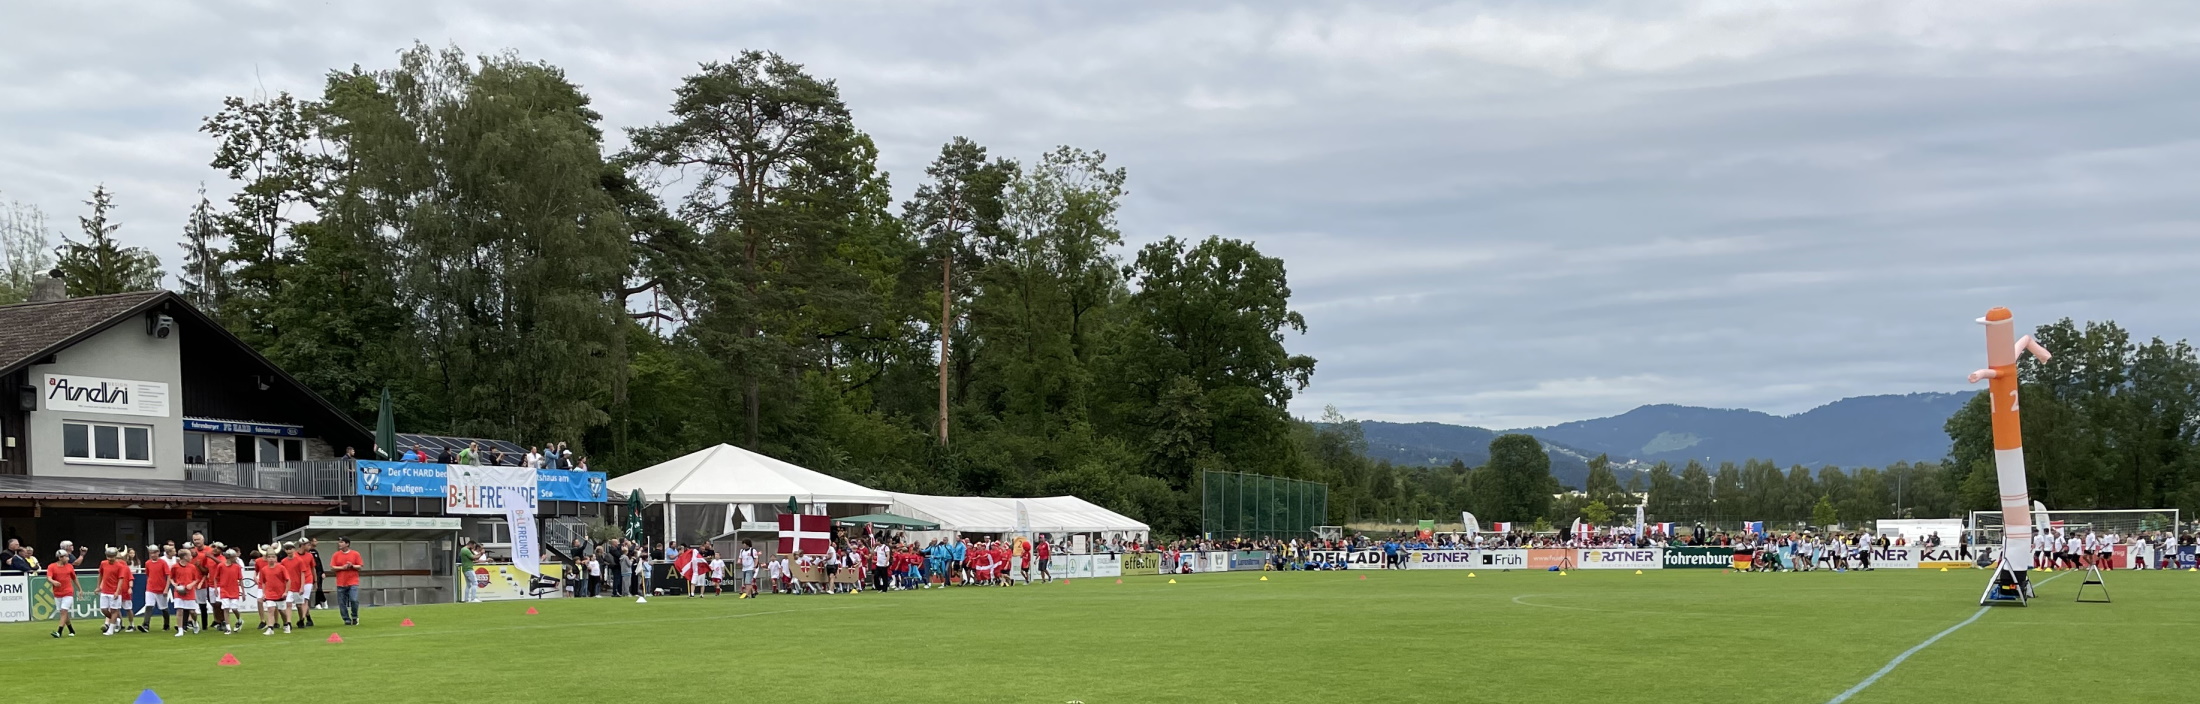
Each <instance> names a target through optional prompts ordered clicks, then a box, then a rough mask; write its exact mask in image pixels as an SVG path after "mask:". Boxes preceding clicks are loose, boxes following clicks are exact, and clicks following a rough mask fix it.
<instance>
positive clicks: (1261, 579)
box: [1260, 574, 1268, 582]
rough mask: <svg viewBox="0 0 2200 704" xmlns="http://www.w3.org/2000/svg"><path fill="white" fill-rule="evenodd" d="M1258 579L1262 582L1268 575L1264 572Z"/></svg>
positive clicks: (1266, 579)
mask: <svg viewBox="0 0 2200 704" xmlns="http://www.w3.org/2000/svg"><path fill="white" fill-rule="evenodd" d="M1260 581H1263V582H1266V581H1268V575H1265V574H1264V575H1261V576H1260Z"/></svg>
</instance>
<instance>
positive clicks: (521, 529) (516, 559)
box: [504, 499, 579, 575]
mask: <svg viewBox="0 0 2200 704" xmlns="http://www.w3.org/2000/svg"><path fill="white" fill-rule="evenodd" d="M507 505H508V506H509V508H507V509H506V511H505V514H504V520H505V522H506V523H508V524H510V525H511V527H512V568H513V569H517V570H519V571H521V572H525V573H528V574H531V575H535V574H542V538H541V536H538V535H536V534H535V530H536V529H535V508H534V507H533V506H531V505H527V504H523V503H521V502H519V500H518V499H507ZM574 557H576V558H577V557H579V556H578V555H576V556H574Z"/></svg>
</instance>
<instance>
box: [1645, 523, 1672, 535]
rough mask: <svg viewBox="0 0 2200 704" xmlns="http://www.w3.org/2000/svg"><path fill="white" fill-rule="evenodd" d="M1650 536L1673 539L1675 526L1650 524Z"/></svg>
mask: <svg viewBox="0 0 2200 704" xmlns="http://www.w3.org/2000/svg"><path fill="white" fill-rule="evenodd" d="M1650 534H1651V535H1662V536H1666V537H1668V538H1670V537H1672V536H1673V524H1671V523H1652V524H1650Z"/></svg>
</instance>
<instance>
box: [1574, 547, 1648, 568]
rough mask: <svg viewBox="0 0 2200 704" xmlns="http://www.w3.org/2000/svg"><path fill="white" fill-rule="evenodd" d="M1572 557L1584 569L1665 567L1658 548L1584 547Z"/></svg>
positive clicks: (1578, 566)
mask: <svg viewBox="0 0 2200 704" xmlns="http://www.w3.org/2000/svg"><path fill="white" fill-rule="evenodd" d="M1580 552H1581V555H1580V556H1578V557H1575V558H1574V566H1575V567H1577V568H1579V569H1584V570H1654V569H1660V568H1663V567H1665V558H1664V553H1665V551H1664V550H1660V549H1658V548H1585V549H1582V550H1581V551H1580Z"/></svg>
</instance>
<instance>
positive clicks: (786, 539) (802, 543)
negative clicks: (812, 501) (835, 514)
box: [779, 513, 833, 555]
mask: <svg viewBox="0 0 2200 704" xmlns="http://www.w3.org/2000/svg"><path fill="white" fill-rule="evenodd" d="M832 544H833V519H831V518H829V517H826V516H804V515H799V514H793V513H782V514H779V552H780V554H782V555H792V554H795V553H797V552H799V553H802V554H804V555H822V554H825V550H826V548H829V547H831V546H832Z"/></svg>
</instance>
